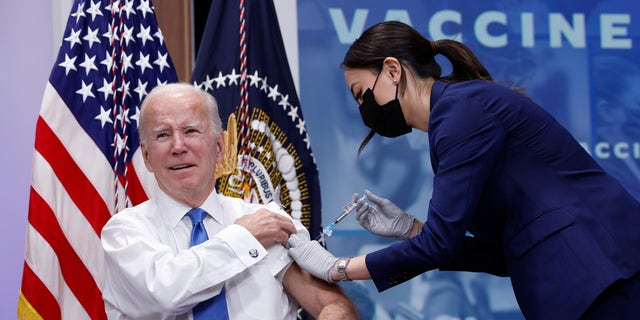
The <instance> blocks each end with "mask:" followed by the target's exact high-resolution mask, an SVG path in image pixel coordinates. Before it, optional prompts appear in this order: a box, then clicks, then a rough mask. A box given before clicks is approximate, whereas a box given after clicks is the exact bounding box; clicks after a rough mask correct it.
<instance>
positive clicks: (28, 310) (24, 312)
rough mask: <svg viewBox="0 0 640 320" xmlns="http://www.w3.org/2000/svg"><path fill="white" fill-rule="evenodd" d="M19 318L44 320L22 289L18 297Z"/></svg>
mask: <svg viewBox="0 0 640 320" xmlns="http://www.w3.org/2000/svg"><path fill="white" fill-rule="evenodd" d="M18 319H20V320H43V319H42V317H41V316H40V314H38V312H37V311H36V309H35V308H33V306H32V305H31V303H29V300H27V298H26V297H25V296H24V295H23V294H22V291H20V296H19V297H18Z"/></svg>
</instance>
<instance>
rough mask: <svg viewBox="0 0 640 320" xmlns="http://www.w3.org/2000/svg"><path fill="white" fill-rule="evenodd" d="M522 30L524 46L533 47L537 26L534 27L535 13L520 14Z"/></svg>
mask: <svg viewBox="0 0 640 320" xmlns="http://www.w3.org/2000/svg"><path fill="white" fill-rule="evenodd" d="M520 23H521V27H520V32H522V47H523V48H533V46H534V45H535V28H534V27H533V13H531V12H523V13H522V14H521V15H520Z"/></svg>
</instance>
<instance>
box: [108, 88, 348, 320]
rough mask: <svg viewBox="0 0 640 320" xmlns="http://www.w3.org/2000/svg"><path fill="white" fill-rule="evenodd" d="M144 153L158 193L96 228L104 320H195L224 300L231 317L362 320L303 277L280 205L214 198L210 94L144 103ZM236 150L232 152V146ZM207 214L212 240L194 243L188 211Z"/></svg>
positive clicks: (292, 227)
mask: <svg viewBox="0 0 640 320" xmlns="http://www.w3.org/2000/svg"><path fill="white" fill-rule="evenodd" d="M139 131H140V139H141V141H140V147H141V150H142V154H143V157H144V161H145V165H146V167H147V169H148V170H149V171H150V172H152V173H153V174H154V176H155V178H156V181H157V183H158V187H159V189H160V190H159V191H158V192H157V196H156V197H153V198H152V199H150V200H148V201H146V202H144V203H142V204H140V205H137V206H135V207H133V208H128V209H126V210H123V211H121V212H120V213H118V214H116V215H114V216H113V217H112V218H111V219H110V220H109V222H108V223H107V224H106V225H105V227H104V228H103V230H102V246H103V248H104V251H105V275H106V278H105V279H106V282H105V285H104V290H103V298H104V300H105V306H106V311H107V316H108V317H109V319H192V318H193V314H192V309H193V308H194V307H195V306H196V305H197V304H198V303H200V302H202V301H205V300H208V299H210V298H212V297H215V296H218V295H219V294H221V292H224V295H221V296H220V297H223V298H224V297H225V296H226V299H224V300H225V301H226V305H227V309H228V314H229V318H230V319H268V320H271V319H273V320H280V319H295V318H296V314H297V309H298V305H299V306H301V307H302V308H304V309H305V310H306V311H307V312H308V313H310V314H311V315H312V316H313V317H315V318H317V319H358V318H359V316H358V313H357V310H356V309H355V307H354V305H353V304H352V303H351V301H350V300H349V299H348V298H347V297H346V296H345V295H344V294H343V293H342V291H341V290H340V288H339V287H337V286H335V285H331V284H327V283H325V282H324V281H321V280H319V279H317V278H314V277H312V276H311V275H309V274H308V273H306V272H305V271H303V270H302V269H301V268H300V267H298V265H297V264H296V263H295V262H293V260H292V259H291V258H290V257H289V256H288V253H287V250H286V249H285V247H284V245H286V243H287V239H288V238H289V235H291V234H293V233H296V234H298V235H299V236H302V237H306V238H307V239H308V238H309V233H308V232H307V230H306V229H305V228H304V226H302V224H300V223H299V222H298V221H295V220H292V219H291V218H290V217H289V216H288V215H287V214H286V213H285V212H284V211H283V210H281V209H280V208H279V207H278V206H277V205H275V204H273V205H266V206H265V205H258V204H250V203H246V202H244V201H242V200H240V199H236V198H231V197H226V196H223V195H219V194H217V193H216V191H215V180H214V171H215V167H216V164H217V163H219V162H220V161H221V160H222V159H223V155H224V152H223V151H224V147H225V146H224V143H223V139H221V132H222V126H221V121H220V117H219V115H218V109H217V104H216V102H215V100H214V98H213V97H212V96H211V95H210V94H208V93H206V92H204V91H201V90H200V89H198V88H196V87H194V86H192V85H189V84H184V83H183V84H169V85H165V86H160V87H157V88H155V89H154V90H152V91H151V92H150V93H149V95H148V96H147V97H146V99H145V101H144V102H143V104H142V107H141V113H140V121H139ZM231 147H233V146H231ZM192 208H201V209H203V210H204V211H206V213H208V214H207V215H206V216H205V218H204V220H203V223H204V227H205V229H206V232H207V234H208V240H206V241H204V242H202V243H201V244H197V245H194V246H191V247H190V237H191V232H192V221H191V219H190V217H188V216H186V213H187V212H188V211H189V210H190V209H192Z"/></svg>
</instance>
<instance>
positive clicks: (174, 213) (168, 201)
mask: <svg viewBox="0 0 640 320" xmlns="http://www.w3.org/2000/svg"><path fill="white" fill-rule="evenodd" d="M218 197H219V195H218V193H217V192H216V191H215V190H213V192H211V194H209V196H208V197H207V199H206V200H205V201H204V202H203V203H202V205H200V208H202V209H203V210H205V211H206V212H207V214H208V215H209V216H210V217H211V218H213V219H214V220H216V222H218V223H220V224H223V221H222V216H221V213H222V205H221V204H220V200H219V199H218ZM156 203H157V205H158V208H159V210H160V212H162V213H163V214H164V215H165V217H166V218H167V221H168V222H169V225H171V226H172V227H175V226H176V225H178V223H179V222H180V221H181V220H182V218H184V216H185V214H187V212H188V211H189V210H190V209H191V207H190V206H188V205H186V204H184V203H182V202H178V201H176V200H175V199H173V198H171V197H170V196H169V195H168V194H166V193H164V191H162V190H158V197H157V199H156Z"/></svg>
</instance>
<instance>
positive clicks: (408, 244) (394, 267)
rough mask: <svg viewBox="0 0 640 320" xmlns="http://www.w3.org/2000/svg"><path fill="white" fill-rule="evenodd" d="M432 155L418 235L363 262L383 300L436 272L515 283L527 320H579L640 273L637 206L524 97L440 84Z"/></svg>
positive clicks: (484, 86)
mask: <svg viewBox="0 0 640 320" xmlns="http://www.w3.org/2000/svg"><path fill="white" fill-rule="evenodd" d="M429 146H430V152H431V163H432V166H433V172H434V173H435V175H434V179H433V195H432V198H431V200H430V202H429V208H428V212H427V219H426V223H425V224H424V226H423V228H422V232H421V233H420V234H419V235H417V236H415V237H413V238H410V239H407V240H405V241H402V242H398V243H396V244H394V245H392V246H390V247H387V248H385V249H382V250H379V251H376V252H373V253H370V254H368V255H367V257H366V264H367V268H368V269H369V272H370V273H371V277H372V279H373V281H374V283H375V285H376V287H377V288H378V290H379V291H382V290H385V289H387V288H390V287H392V286H394V285H397V284H399V283H402V282H404V281H406V280H408V279H410V278H412V277H414V276H416V275H419V274H421V273H423V272H425V271H428V270H431V269H436V268H439V269H441V270H459V271H479V272H488V273H491V274H495V275H501V276H509V277H510V278H511V282H512V284H513V289H514V292H515V295H516V299H517V301H518V304H519V306H520V308H521V310H522V312H523V314H524V316H525V317H527V318H528V319H576V318H578V317H579V316H580V315H581V314H582V313H583V312H584V311H585V310H586V309H587V307H588V306H589V305H590V304H591V303H592V302H593V301H594V299H595V298H596V297H597V296H598V295H599V294H600V293H601V292H602V291H603V290H604V289H605V288H606V287H607V286H609V285H610V284H611V283H613V282H614V281H616V280H617V279H621V278H626V277H630V276H631V275H633V274H635V273H637V272H638V271H640V204H639V203H638V202H637V201H636V200H635V199H634V198H633V197H632V196H631V195H630V194H629V193H628V192H627V191H626V190H625V189H624V188H623V187H622V186H621V184H620V183H619V182H618V181H617V180H616V179H614V178H613V177H611V176H610V175H609V174H607V173H606V172H605V171H604V170H603V169H602V168H601V167H600V166H599V165H598V164H597V163H596V162H595V161H594V160H593V158H592V157H591V156H590V155H589V154H588V153H587V152H586V151H585V150H584V149H583V148H582V147H581V146H580V145H579V144H578V142H577V141H576V140H575V139H574V138H573V137H572V136H571V134H570V133H569V132H568V131H567V130H566V129H565V128H564V127H562V125H560V124H559V123H558V122H557V121H556V120H555V119H554V118H553V117H552V116H551V115H549V114H548V113H547V112H546V111H545V110H544V109H542V108H541V107H540V106H538V105H537V104H536V103H534V102H533V101H532V100H531V99H530V98H528V97H526V96H524V95H522V94H519V93H516V92H514V91H512V90H510V89H508V88H505V87H502V86H500V85H496V84H493V83H489V82H486V81H466V82H462V83H457V84H447V83H444V82H441V81H436V83H435V84H434V86H433V88H432V93H431V116H430V119H429ZM467 232H468V233H467ZM471 235H472V236H471Z"/></svg>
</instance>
